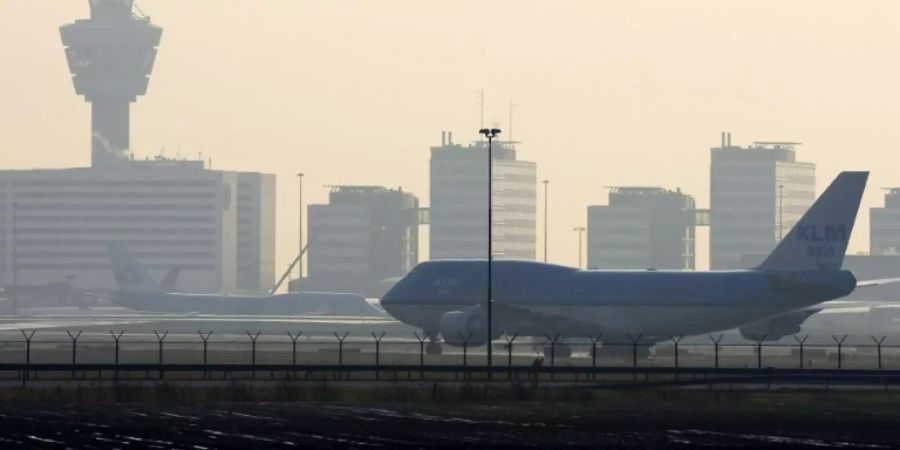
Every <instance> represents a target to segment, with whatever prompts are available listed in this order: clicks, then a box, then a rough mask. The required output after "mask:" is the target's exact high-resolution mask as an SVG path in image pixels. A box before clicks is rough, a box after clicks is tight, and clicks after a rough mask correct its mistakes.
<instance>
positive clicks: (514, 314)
mask: <svg viewBox="0 0 900 450" xmlns="http://www.w3.org/2000/svg"><path fill="white" fill-rule="evenodd" d="M867 178H868V172H843V173H841V174H839V175H838V177H837V178H836V179H835V180H834V181H833V182H832V183H831V185H830V186H829V187H828V189H826V190H825V192H824V193H823V194H822V195H821V196H820V197H819V199H818V200H817V201H816V202H815V203H814V204H813V205H812V207H811V208H810V209H809V210H808V211H807V212H806V214H805V215H804V216H803V217H802V218H801V219H800V221H799V222H797V224H796V225H795V226H794V227H793V229H791V231H790V232H789V233H788V235H787V236H786V237H785V238H784V239H783V240H782V241H781V242H780V243H779V244H778V246H777V247H776V248H775V250H774V251H773V252H772V253H771V254H770V255H769V256H768V258H767V259H766V260H765V261H764V262H763V263H762V264H760V265H759V266H757V267H754V268H752V269H748V270H729V271H708V272H699V271H698V272H693V271H663V270H652V269H651V270H615V271H613V270H579V269H575V268H571V267H565V266H559V265H553V264H546V263H539V262H531V261H512V260H500V261H494V262H493V266H492V267H493V269H492V270H493V275H492V281H491V282H492V291H493V302H492V303H491V304H492V308H493V326H492V330H493V332H494V334H495V335H494V336H491V339H492V340H493V339H496V338H498V337H499V336H500V334H501V333H504V332H506V333H509V334H512V333H519V334H520V335H525V336H540V337H543V336H547V335H551V336H553V335H555V334H556V333H560V336H562V337H569V338H571V337H585V336H587V335H591V336H601V335H602V339H603V341H606V342H610V341H614V342H628V340H626V339H627V338H628V337H631V338H636V337H637V336H641V342H643V343H653V342H659V341H663V340H668V339H670V337H671V336H678V335H696V334H704V333H710V332H714V331H720V330H726V329H731V328H734V327H739V326H742V325H747V324H751V323H756V324H757V326H759V325H758V324H759V323H760V321H763V320H768V319H773V318H778V317H779V316H782V315H785V314H796V315H798V316H802V318H804V319H805V317H807V316H806V315H804V314H803V313H802V311H804V310H805V309H807V308H810V307H813V306H815V305H818V304H820V303H822V302H826V301H828V300H832V299H835V298H839V297H843V296H845V295H847V294H849V293H851V292H853V290H854V289H855V288H856V287H857V286H863V285H868V284H881V283H886V282H895V281H900V280H897V279H891V280H877V281H872V282H859V283H858V282H857V280H856V278H855V277H854V276H853V274H852V273H850V272H849V271H847V270H841V264H842V262H843V259H844V253H845V252H846V250H847V242H848V240H849V239H850V233H851V231H852V230H853V223H854V221H855V220H856V214H857V211H858V209H859V203H860V199H861V197H862V194H863V191H864V190H865V186H866V180H867ZM486 280H487V261H485V260H446V261H429V262H423V263H421V264H419V265H418V266H416V267H415V268H414V269H413V270H412V271H411V272H410V273H409V274H408V275H407V276H406V277H405V278H403V279H402V280H401V281H400V282H398V283H397V284H396V285H394V287H393V288H392V289H391V290H390V291H388V292H387V293H386V294H385V295H384V297H383V298H382V299H381V306H382V307H383V308H384V309H385V310H386V311H387V312H388V313H390V314H391V315H392V316H394V317H395V318H397V319H398V320H401V321H403V322H405V323H407V324H409V325H413V326H416V327H419V328H421V329H422V330H423V332H424V333H425V334H426V335H427V336H428V337H429V338H430V339H431V342H430V343H429V346H428V351H429V352H431V353H437V352H440V345H439V344H438V343H437V340H438V336H439V335H440V337H442V338H443V340H444V342H446V343H447V344H449V345H454V346H458V345H462V343H463V341H466V340H467V339H468V344H469V345H482V344H484V341H485V338H486V331H485V328H486V324H487V323H486V322H487V320H486V318H485V317H486V313H485V305H486V291H487V282H486ZM606 350H612V349H606ZM557 352H558V353H557V355H559V354H566V353H569V352H570V350H567V349H566V348H565V347H564V346H559V347H557Z"/></svg>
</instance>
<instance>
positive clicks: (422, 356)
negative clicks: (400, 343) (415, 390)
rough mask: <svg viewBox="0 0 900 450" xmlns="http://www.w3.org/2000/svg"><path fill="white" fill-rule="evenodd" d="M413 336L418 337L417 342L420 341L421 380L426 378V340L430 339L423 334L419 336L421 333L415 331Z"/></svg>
mask: <svg viewBox="0 0 900 450" xmlns="http://www.w3.org/2000/svg"><path fill="white" fill-rule="evenodd" d="M413 334H414V335H415V336H416V340H417V341H419V378H420V379H421V378H424V377H425V369H424V366H425V339H428V336H427V335H425V334H423V335H422V336H419V333H416V332H415V331H413Z"/></svg>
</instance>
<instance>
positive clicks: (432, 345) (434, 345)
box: [423, 331, 443, 355]
mask: <svg viewBox="0 0 900 450" xmlns="http://www.w3.org/2000/svg"><path fill="white" fill-rule="evenodd" d="M423 333H425V336H426V337H427V338H428V343H427V344H425V354H426V355H440V354H441V352H442V351H443V347H441V343H440V342H438V338H437V333H435V332H432V331H423Z"/></svg>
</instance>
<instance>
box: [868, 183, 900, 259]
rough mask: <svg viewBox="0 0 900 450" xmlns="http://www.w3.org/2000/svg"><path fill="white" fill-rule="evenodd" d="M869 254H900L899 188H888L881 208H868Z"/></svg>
mask: <svg viewBox="0 0 900 450" xmlns="http://www.w3.org/2000/svg"><path fill="white" fill-rule="evenodd" d="M869 254H870V255H873V256H875V255H900V188H890V189H888V192H887V194H885V196H884V207H883V208H872V209H870V210H869Z"/></svg>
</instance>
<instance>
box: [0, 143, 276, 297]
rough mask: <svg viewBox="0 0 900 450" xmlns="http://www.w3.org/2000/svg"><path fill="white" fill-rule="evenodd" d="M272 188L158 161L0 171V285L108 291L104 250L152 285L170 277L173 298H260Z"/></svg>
mask: <svg viewBox="0 0 900 450" xmlns="http://www.w3.org/2000/svg"><path fill="white" fill-rule="evenodd" d="M273 186H274V176H273V175H263V174H252V173H240V172H228V171H216V170H207V169H206V168H204V167H203V163H202V162H201V161H175V160H165V159H157V160H152V161H130V162H128V163H127V165H124V166H122V165H119V166H117V167H115V168H108V169H100V168H75V169H54V170H11V171H0V227H2V234H0V237H2V245H0V259H2V261H3V264H2V266H0V273H2V275H0V277H2V278H0V279H2V280H4V281H5V282H6V283H7V285H10V286H11V285H13V284H17V285H19V286H29V285H31V286H33V285H42V284H47V283H53V282H60V281H64V280H67V279H70V280H72V283H73V284H74V285H75V286H76V287H78V288H81V289H98V290H106V289H114V288H115V286H116V284H115V280H114V278H113V272H112V267H111V265H110V261H109V257H108V255H107V253H106V245H105V244H106V243H107V242H121V243H123V244H125V246H126V247H127V248H128V249H129V250H131V252H132V253H134V254H135V257H136V258H137V259H138V261H139V262H140V263H141V264H143V265H144V266H146V267H147V269H149V271H150V272H151V274H154V275H156V276H157V280H161V278H162V275H163V274H164V273H165V272H166V271H168V270H169V269H171V268H178V269H179V278H178V284H177V285H176V287H177V288H178V290H181V291H185V292H226V293H228V292H231V293H234V292H260V291H266V290H268V289H269V288H270V287H271V285H272V283H273V278H274V275H273V273H274V226H275V225H274V221H275V217H274V216H275V214H274V206H273V205H274V189H273ZM252 191H255V192H258V193H259V194H257V195H255V196H253V195H247V192H252ZM248 250H249V251H248ZM13 268H16V269H15V274H14V273H13V271H14V269H13Z"/></svg>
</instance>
